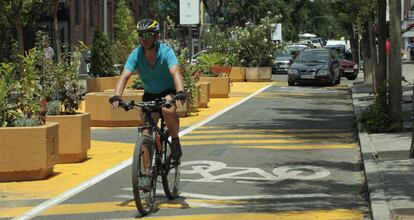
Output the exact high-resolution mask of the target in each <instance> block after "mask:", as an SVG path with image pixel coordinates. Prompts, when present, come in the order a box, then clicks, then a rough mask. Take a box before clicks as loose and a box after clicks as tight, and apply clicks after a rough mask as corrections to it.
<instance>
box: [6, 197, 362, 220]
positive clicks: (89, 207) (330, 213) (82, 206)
mask: <svg viewBox="0 0 414 220" xmlns="http://www.w3.org/2000/svg"><path fill="white" fill-rule="evenodd" d="M249 204H253V205H255V204H256V203H255V201H245V200H243V201H234V200H200V199H189V200H184V201H177V202H167V203H161V204H158V207H159V208H161V209H162V208H164V209H166V208H171V209H178V208H179V209H182V208H196V207H200V206H199V205H201V207H205V205H211V206H213V207H214V205H217V206H220V205H227V206H228V207H230V208H231V206H233V205H234V206H236V207H240V205H245V206H246V207H248V205H249ZM29 208H31V207H20V208H13V209H9V210H6V211H5V212H1V213H0V217H2V218H3V217H13V216H14V215H15V213H19V212H21V211H22V210H18V209H23V210H27V209H29ZM123 211H125V212H126V211H136V208H135V204H134V202H133V201H128V202H100V203H78V204H61V205H58V206H54V207H53V208H51V209H48V210H46V211H45V212H43V213H41V216H48V215H64V214H65V215H68V214H69V215H70V214H88V213H89V214H90V213H110V212H123ZM362 217H363V214H362V213H361V212H360V211H358V210H349V209H335V210H312V211H285V212H266V213H231V214H211V215H210V214H208V215H187V216H168V217H151V219H188V220H192V219H197V220H199V219H201V220H203V219H205V220H211V219H226V220H233V219H234V220H240V219H260V220H262V219H263V220H266V219H278V220H279V219H307V220H313V219H318V220H320V219H324V220H329V219H362Z"/></svg>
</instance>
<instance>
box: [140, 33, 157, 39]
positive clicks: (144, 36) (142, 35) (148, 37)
mask: <svg viewBox="0 0 414 220" xmlns="http://www.w3.org/2000/svg"><path fill="white" fill-rule="evenodd" d="M154 35H155V34H154V33H152V32H145V33H138V37H139V38H144V39H150V38H152V37H154Z"/></svg>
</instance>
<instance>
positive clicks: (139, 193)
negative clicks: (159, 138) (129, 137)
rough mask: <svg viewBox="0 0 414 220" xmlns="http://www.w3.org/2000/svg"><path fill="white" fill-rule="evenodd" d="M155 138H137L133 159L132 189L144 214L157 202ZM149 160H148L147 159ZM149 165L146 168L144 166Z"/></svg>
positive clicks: (137, 205)
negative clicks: (153, 159) (154, 156)
mask: <svg viewBox="0 0 414 220" xmlns="http://www.w3.org/2000/svg"><path fill="white" fill-rule="evenodd" d="M153 143H154V142H153V140H152V138H151V137H149V136H142V137H140V138H139V139H138V140H137V143H136V145H135V149H134V155H133V159H132V165H131V166H132V191H133V194H134V200H135V205H136V207H137V209H138V211H139V212H140V213H141V214H142V215H147V214H148V213H150V212H151V211H152V210H153V208H154V204H155V191H156V178H157V172H156V170H154V169H156V168H155V167H152V165H151V164H152V163H151V161H152V153H153V152H152V150H151V149H153ZM145 160H147V161H145ZM145 164H146V165H147V168H146V170H145V168H144V166H145Z"/></svg>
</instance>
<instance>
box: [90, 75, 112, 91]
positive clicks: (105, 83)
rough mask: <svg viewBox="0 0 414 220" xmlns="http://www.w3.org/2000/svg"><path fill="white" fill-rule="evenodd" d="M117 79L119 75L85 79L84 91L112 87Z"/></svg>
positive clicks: (103, 89) (102, 89)
mask: <svg viewBox="0 0 414 220" xmlns="http://www.w3.org/2000/svg"><path fill="white" fill-rule="evenodd" d="M118 79H119V76H112V77H99V78H90V79H86V91H87V92H103V91H105V89H114V88H115V86H116V82H118Z"/></svg>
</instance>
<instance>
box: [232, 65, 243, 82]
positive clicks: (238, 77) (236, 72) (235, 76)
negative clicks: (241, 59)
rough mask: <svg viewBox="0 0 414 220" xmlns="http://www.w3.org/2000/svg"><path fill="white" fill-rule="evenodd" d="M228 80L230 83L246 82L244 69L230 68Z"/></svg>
mask: <svg viewBox="0 0 414 220" xmlns="http://www.w3.org/2000/svg"><path fill="white" fill-rule="evenodd" d="M230 80H231V81H232V82H244V81H246V67H232V68H231V72H230Z"/></svg>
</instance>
